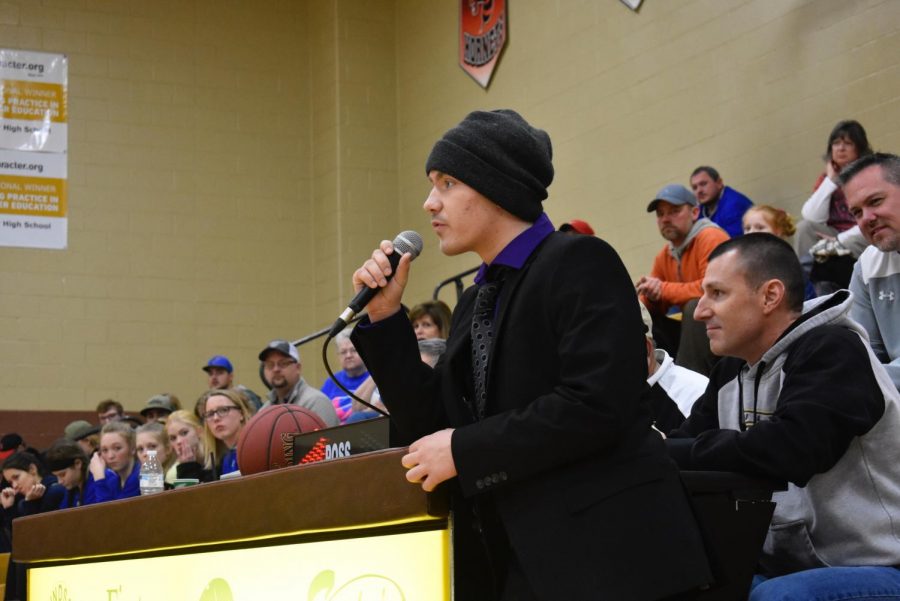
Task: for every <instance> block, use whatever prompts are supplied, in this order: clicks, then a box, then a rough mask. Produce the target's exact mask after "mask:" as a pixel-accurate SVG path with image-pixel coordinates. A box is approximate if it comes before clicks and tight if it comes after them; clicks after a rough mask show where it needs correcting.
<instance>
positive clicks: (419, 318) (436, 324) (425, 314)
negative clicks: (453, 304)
mask: <svg viewBox="0 0 900 601" xmlns="http://www.w3.org/2000/svg"><path fill="white" fill-rule="evenodd" d="M409 322H410V323H411V324H413V330H415V332H416V339H417V340H428V339H430V338H443V339H445V340H446V339H447V337H448V336H449V335H450V307H448V306H447V303H445V302H444V301H440V300H430V301H425V302H424V303H420V304H418V305H416V306H415V307H413V308H412V310H411V311H410V312H409Z"/></svg>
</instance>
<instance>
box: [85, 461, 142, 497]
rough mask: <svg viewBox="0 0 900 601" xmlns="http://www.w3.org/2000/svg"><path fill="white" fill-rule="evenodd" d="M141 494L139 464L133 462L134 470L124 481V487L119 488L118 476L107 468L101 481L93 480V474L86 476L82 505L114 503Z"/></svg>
mask: <svg viewBox="0 0 900 601" xmlns="http://www.w3.org/2000/svg"><path fill="white" fill-rule="evenodd" d="M140 494H141V464H140V463H138V462H137V460H136V459H135V461H134V468H132V470H131V473H130V474H128V478H126V479H125V486H120V482H119V474H117V473H116V472H114V471H112V470H111V469H109V468H107V470H106V476H105V477H104V478H103V479H102V480H94V475H93V474H88V481H87V485H86V486H85V488H84V498H83V499H82V504H83V505H91V504H93V503H103V502H104V501H115V500H116V499H128V498H129V497H137V496H140Z"/></svg>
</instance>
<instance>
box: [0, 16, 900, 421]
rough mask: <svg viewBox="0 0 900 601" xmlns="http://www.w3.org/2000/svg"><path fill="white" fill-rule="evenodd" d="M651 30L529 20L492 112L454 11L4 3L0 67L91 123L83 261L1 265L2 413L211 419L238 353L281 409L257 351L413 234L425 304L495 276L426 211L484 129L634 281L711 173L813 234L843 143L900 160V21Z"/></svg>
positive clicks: (74, 244)
mask: <svg viewBox="0 0 900 601" xmlns="http://www.w3.org/2000/svg"><path fill="white" fill-rule="evenodd" d="M644 4H645V6H644V7H643V8H642V9H641V11H640V13H638V14H635V13H633V12H631V11H630V10H628V9H627V8H626V7H625V6H624V5H623V4H622V3H621V2H618V0H564V1H561V2H553V3H547V2H541V1H539V0H515V1H513V2H511V6H510V18H509V42H508V46H507V48H506V50H505V51H504V55H503V56H502V58H501V61H500V64H499V67H498V69H497V72H496V74H495V76H494V81H493V83H492V84H491V87H490V88H489V89H488V90H487V91H484V90H482V89H481V88H479V87H478V86H477V85H476V84H475V83H474V82H473V81H472V80H471V79H469V77H468V76H467V75H465V74H464V73H463V72H462V71H461V70H460V69H459V67H458V66H457V64H456V60H457V59H456V57H457V50H456V43H457V42H456V36H457V23H458V17H457V14H456V12H455V11H456V6H457V5H456V3H453V2H439V1H437V0H434V1H431V0H430V1H427V2H413V1H412V0H378V1H377V2H365V1H363V0H335V1H334V2H311V1H301V0H298V1H287V0H254V1H253V2H249V1H244V0H231V1H228V2H213V1H210V0H178V1H175V0H154V1H153V2H147V1H146V0H116V1H109V0H43V1H41V0H7V1H6V2H2V3H0V44H2V45H3V46H4V47H12V48H22V49H29V50H44V51H50V52H64V53H67V54H68V55H69V56H70V75H69V94H70V96H69V99H70V106H69V109H70V116H71V122H70V141H69V183H70V215H69V217H70V246H69V249H68V250H65V251H36V250H25V249H9V248H3V249H0V282H2V283H0V410H4V409H6V410H13V409H21V408H32V409H59V410H64V409H65V410H79V409H86V408H92V407H93V406H94V404H95V403H96V402H97V401H98V400H100V399H102V398H107V397H110V396H111V397H115V398H118V399H119V400H121V401H122V402H123V403H125V405H126V407H127V408H128V409H130V410H132V411H134V410H136V409H138V408H139V407H140V406H141V404H142V402H143V401H144V400H145V399H147V398H148V397H149V396H150V395H152V394H154V393H156V392H161V391H170V392H175V393H176V394H178V395H179V396H181V398H182V399H183V400H186V401H188V402H192V401H193V399H194V398H195V397H196V396H197V395H198V394H199V393H200V392H201V391H202V389H203V379H202V376H203V374H202V373H201V372H200V370H199V367H200V365H202V363H203V362H204V360H205V359H206V358H207V357H208V356H209V355H211V354H213V353H216V352H222V353H226V354H228V355H230V356H231V358H232V359H233V360H234V361H235V363H236V365H237V367H238V380H239V381H240V382H242V383H244V384H247V385H249V386H251V387H253V388H256V389H257V390H258V391H260V392H261V391H262V386H261V385H260V384H259V382H258V379H257V375H256V369H257V362H256V353H257V352H258V350H259V348H260V347H261V346H262V345H263V344H264V343H265V342H266V341H267V340H268V339H270V338H272V337H276V336H288V337H295V336H296V337H299V336H301V335H303V334H305V333H308V332H311V331H313V330H315V329H317V328H320V327H323V326H325V325H327V324H328V323H329V322H330V320H331V319H333V317H334V316H335V314H336V313H337V312H339V311H340V309H341V308H342V306H343V304H344V303H346V300H347V298H348V297H349V296H350V290H349V278H350V274H351V273H352V271H353V269H354V268H355V267H356V266H357V265H358V264H359V263H360V262H361V260H362V259H363V258H364V257H365V256H367V255H368V253H369V252H370V250H371V248H372V247H373V246H374V244H375V243H377V241H378V240H380V239H382V238H389V237H391V236H393V235H394V234H396V233H397V232H398V231H400V230H403V229H408V228H409V229H417V230H419V231H420V232H421V233H422V234H423V235H424V236H425V238H426V251H425V253H424V254H423V256H422V257H421V258H420V259H419V260H418V261H417V262H416V264H415V273H414V277H413V280H412V281H411V283H410V286H409V289H408V293H407V298H406V300H407V301H408V302H409V303H410V304H413V303H415V302H417V301H419V300H422V299H425V298H428V297H429V296H430V294H431V290H432V288H433V286H434V285H435V283H436V282H437V281H439V280H440V279H442V278H444V277H447V276H449V275H452V274H454V273H456V272H459V271H461V270H463V269H465V268H467V267H469V266H472V265H475V264H476V263H477V260H476V259H475V258H474V257H472V256H466V257H456V258H445V257H442V256H440V253H439V252H437V250H436V244H435V240H434V238H433V235H432V234H431V233H430V231H429V230H430V228H429V225H428V218H427V216H426V215H425V214H424V213H423V212H422V209H421V205H422V201H423V200H424V198H425V195H426V194H427V192H428V186H427V184H426V180H425V178H424V174H423V165H424V160H425V157H426V155H427V153H428V151H429V149H430V147H431V144H432V143H433V142H434V140H435V139H436V138H437V137H438V136H440V134H441V133H442V132H443V131H444V130H445V129H447V128H448V127H450V126H452V125H453V124H454V123H456V122H457V121H459V120H460V119H461V118H462V117H463V116H464V115H465V114H466V113H467V112H468V111H469V110H472V109H475V108H497V107H513V108H516V109H518V110H519V111H520V112H522V113H523V114H524V115H525V116H526V117H527V118H529V119H530V120H532V121H533V122H534V123H535V124H537V125H539V126H541V127H544V128H545V129H547V130H548V131H549V132H550V134H551V135H552V136H553V139H554V143H555V164H556V169H557V177H556V181H555V183H554V184H553V186H552V187H551V198H550V200H549V201H548V202H547V205H546V207H547V211H548V212H549V214H550V216H551V218H553V219H554V220H555V221H556V222H561V221H565V220H567V219H570V218H572V217H580V218H584V219H587V220H588V221H590V222H591V223H592V224H593V225H594V227H595V229H596V230H597V231H598V233H599V234H600V235H601V236H602V237H604V238H606V239H607V240H609V241H610V242H611V243H612V244H613V245H614V246H615V247H616V248H617V249H618V250H619V252H620V253H621V254H622V256H623V257H624V259H625V261H626V264H627V265H628V267H629V269H630V271H631V272H632V274H633V275H634V276H635V277H637V276H639V275H641V273H643V272H644V271H646V270H647V268H648V267H649V264H650V261H651V257H652V256H653V254H654V253H655V252H656V250H658V248H659V247H660V245H661V243H662V241H661V239H660V238H659V235H658V233H657V231H656V228H655V224H654V221H653V219H652V217H650V216H649V215H647V214H646V212H645V208H646V204H647V201H648V200H649V199H650V198H651V197H652V195H653V193H654V192H655V191H656V189H657V188H659V187H660V186H662V185H663V184H665V183H668V182H673V181H679V182H682V183H687V178H688V174H689V173H690V171H691V170H692V169H693V168H694V167H695V166H697V165H699V164H702V163H709V164H713V165H714V166H716V167H718V168H719V169H720V170H721V171H722V173H723V175H724V177H725V180H726V183H728V184H730V185H732V186H734V187H736V188H738V189H740V190H742V191H743V192H745V193H747V194H749V195H750V196H751V197H752V198H753V199H754V200H756V201H757V202H770V203H774V204H779V205H781V206H783V207H785V208H787V209H788V210H790V211H792V212H793V213H795V214H797V213H798V212H799V207H800V204H801V203H802V201H803V200H804V199H805V197H806V196H807V194H808V193H809V190H810V187H811V186H812V183H813V181H814V179H815V177H816V176H817V175H818V173H819V170H820V169H821V163H820V160H819V156H820V155H821V153H822V151H823V149H824V143H825V140H826V136H827V134H828V131H829V130H830V128H831V127H832V125H833V124H834V123H835V122H836V121H837V120H839V119H842V118H847V117H854V118H857V119H859V120H860V121H861V122H862V123H863V124H864V125H865V126H866V128H867V129H868V130H869V132H870V134H871V139H872V142H873V144H874V145H875V146H876V147H877V148H881V149H886V150H892V151H898V150H900V110H898V108H900V106H898V104H900V102H898V98H900V77H898V62H900V41H898V40H900V37H898V28H900V3H897V2H894V1H893V0H882V1H877V0H867V1H860V2H844V1H842V0H815V1H814V2H813V1H812V0H715V1H714V0H680V1H678V2H670V1H663V0H646V1H645V3H644ZM445 298H446V299H447V300H449V301H451V304H452V294H447V295H445ZM319 352H320V347H319V345H318V344H313V345H311V346H310V347H309V348H305V349H304V351H303V353H304V364H305V371H306V373H307V376H308V379H309V380H310V381H311V382H312V383H314V384H318V383H320V382H321V380H322V378H323V376H324V370H322V368H321V367H320V366H319ZM0 421H2V420H0ZM0 431H5V428H4V427H3V425H2V424H0Z"/></svg>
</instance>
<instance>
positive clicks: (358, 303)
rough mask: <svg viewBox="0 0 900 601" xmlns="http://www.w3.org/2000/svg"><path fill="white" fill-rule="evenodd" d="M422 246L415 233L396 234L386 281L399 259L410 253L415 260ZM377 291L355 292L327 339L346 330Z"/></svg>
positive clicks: (364, 289) (368, 289) (375, 289)
mask: <svg viewBox="0 0 900 601" xmlns="http://www.w3.org/2000/svg"><path fill="white" fill-rule="evenodd" d="M423 246H424V243H423V242H422V236H420V235H419V234H418V233H417V232H414V231H412V230H407V231H405V232H400V233H399V234H397V237H396V238H394V252H392V253H391V254H389V255H388V257H387V258H388V261H390V263H391V274H390V275H389V276H387V279H388V281H390V279H391V278H392V277H394V273H396V272H397V265H399V264H400V257H402V256H403V255H405V254H406V253H410V254H411V255H412V258H413V259H415V258H416V257H418V256H419V254H420V253H421V252H422V247H423ZM379 290H380V288H369V287H368V286H366V287H364V288H363V289H362V290H360V291H359V292H357V293H356V296H354V297H353V300H352V301H350V304H349V305H347V308H346V309H344V312H343V313H341V316H340V317H338V318H337V321H335V322H334V325H333V326H331V331H330V332H328V337H329V338H333V337H334V336H337V334H338V332H340V331H341V330H343V329H344V328H346V327H347V324H348V323H350V321H351V320H352V319H353V318H354V317H356V314H357V313H359V312H360V311H362V310H363V309H364V308H365V306H366V305H368V304H369V301H371V300H372V299H373V298H375V295H376V294H378V291H379Z"/></svg>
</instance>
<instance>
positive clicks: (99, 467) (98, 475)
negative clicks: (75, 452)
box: [84, 420, 141, 505]
mask: <svg viewBox="0 0 900 601" xmlns="http://www.w3.org/2000/svg"><path fill="white" fill-rule="evenodd" d="M134 452H135V441H134V430H133V429H132V427H131V426H130V425H129V423H128V422H126V421H124V420H119V421H111V422H107V423H106V424H104V426H103V429H102V430H100V452H99V453H96V454H95V455H94V456H93V457H91V461H90V463H89V464H88V470H89V471H90V474H89V475H88V486H87V488H86V491H85V492H90V494H89V495H86V496H85V499H84V504H85V505H89V504H91V503H102V502H104V501H114V500H116V499H127V498H130V497H136V496H138V495H140V494H141V489H140V471H141V465H140V464H139V463H138V462H137V460H136V458H135V454H134Z"/></svg>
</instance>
